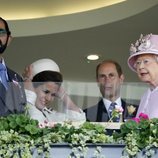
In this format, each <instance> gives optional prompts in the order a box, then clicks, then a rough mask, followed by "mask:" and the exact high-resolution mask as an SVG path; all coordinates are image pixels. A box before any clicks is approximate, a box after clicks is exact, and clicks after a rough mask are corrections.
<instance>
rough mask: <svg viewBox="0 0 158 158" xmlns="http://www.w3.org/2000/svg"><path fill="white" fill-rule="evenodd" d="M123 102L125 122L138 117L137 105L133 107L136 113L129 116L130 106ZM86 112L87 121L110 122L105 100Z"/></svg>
mask: <svg viewBox="0 0 158 158" xmlns="http://www.w3.org/2000/svg"><path fill="white" fill-rule="evenodd" d="M121 102H122V108H123V121H125V120H126V119H130V118H133V117H135V116H136V112H137V109H138V106H137V105H133V106H134V107H135V108H136V110H135V111H134V113H132V114H129V112H128V109H127V106H129V105H130V104H127V103H126V102H125V101H124V100H122V99H121ZM84 112H85V113H86V119H87V121H91V122H108V121H109V119H110V118H109V115H108V112H107V110H106V108H105V105H104V102H103V99H101V100H100V101H99V102H98V104H96V105H94V106H92V107H90V108H87V109H85V110H84Z"/></svg>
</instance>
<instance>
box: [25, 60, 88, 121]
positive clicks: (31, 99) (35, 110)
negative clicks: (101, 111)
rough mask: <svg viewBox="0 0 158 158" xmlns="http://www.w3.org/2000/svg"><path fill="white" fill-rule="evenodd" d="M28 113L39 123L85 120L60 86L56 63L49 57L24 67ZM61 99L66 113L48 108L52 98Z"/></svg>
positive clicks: (83, 115) (60, 81) (83, 114)
mask: <svg viewBox="0 0 158 158" xmlns="http://www.w3.org/2000/svg"><path fill="white" fill-rule="evenodd" d="M23 76H24V79H25V92H26V98H27V102H28V108H27V110H28V113H29V115H30V117H31V118H32V119H36V120H38V121H39V123H43V122H52V121H54V122H60V121H68V120H70V121H85V120H86V118H85V113H84V112H83V111H82V110H81V109H79V108H78V107H77V106H76V105H75V104H74V103H73V102H72V100H71V99H70V97H69V96H68V95H67V94H66V93H65V91H64V90H63V88H61V83H62V81H63V79H62V75H61V73H60V70H59V67H58V65H57V64H56V63H55V62H54V61H53V60H51V59H40V60H37V61H35V62H34V63H32V64H31V65H29V66H28V67H26V69H25V72H24V74H23ZM55 97H57V98H59V99H61V100H62V101H63V103H64V105H65V106H66V113H62V112H57V111H55V110H52V109H50V104H51V102H53V100H54V98H55Z"/></svg>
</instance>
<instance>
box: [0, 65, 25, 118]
mask: <svg viewBox="0 0 158 158" xmlns="http://www.w3.org/2000/svg"><path fill="white" fill-rule="evenodd" d="M7 74H8V80H9V82H8V90H6V89H5V88H4V86H3V85H2V83H1V82H0V116H7V115H9V114H14V113H22V112H24V107H25V105H26V96H25V92H24V86H23V80H22V78H21V77H20V76H19V75H18V74H17V73H16V72H14V71H13V70H11V69H9V68H7Z"/></svg>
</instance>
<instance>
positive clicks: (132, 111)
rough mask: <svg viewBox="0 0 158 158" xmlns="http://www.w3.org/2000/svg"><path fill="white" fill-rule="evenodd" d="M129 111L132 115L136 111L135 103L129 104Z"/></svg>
mask: <svg viewBox="0 0 158 158" xmlns="http://www.w3.org/2000/svg"><path fill="white" fill-rule="evenodd" d="M127 111H128V114H129V115H132V114H133V113H134V112H135V111H136V107H135V106H133V105H128V106H127Z"/></svg>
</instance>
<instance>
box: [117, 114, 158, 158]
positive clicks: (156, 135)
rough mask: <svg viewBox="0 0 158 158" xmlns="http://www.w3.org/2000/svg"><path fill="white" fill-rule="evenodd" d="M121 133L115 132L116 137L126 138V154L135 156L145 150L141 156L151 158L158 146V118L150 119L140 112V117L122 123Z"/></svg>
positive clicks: (131, 156) (133, 157)
mask: <svg viewBox="0 0 158 158" xmlns="http://www.w3.org/2000/svg"><path fill="white" fill-rule="evenodd" d="M120 130H121V133H115V138H116V139H121V140H124V143H125V145H126V146H125V149H124V155H126V156H125V157H126V158H135V157H137V156H138V154H139V153H140V152H142V151H143V155H142V156H141V158H143V157H144V158H150V157H152V156H153V155H154V154H155V150H154V149H155V148H158V118H153V119H149V117H148V116H147V115H146V114H143V113H140V115H139V118H133V119H131V120H128V121H127V122H125V123H124V124H122V125H121V128H120Z"/></svg>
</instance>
